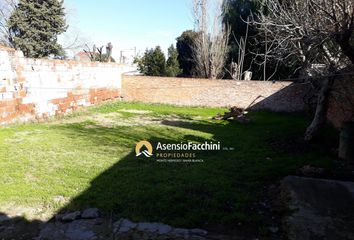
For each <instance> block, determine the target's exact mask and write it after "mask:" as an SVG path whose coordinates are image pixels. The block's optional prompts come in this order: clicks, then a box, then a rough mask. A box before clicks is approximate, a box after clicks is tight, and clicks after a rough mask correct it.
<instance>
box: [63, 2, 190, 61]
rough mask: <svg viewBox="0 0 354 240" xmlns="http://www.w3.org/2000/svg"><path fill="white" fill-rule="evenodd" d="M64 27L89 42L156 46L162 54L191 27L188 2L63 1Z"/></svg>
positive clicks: (119, 46)
mask: <svg viewBox="0 0 354 240" xmlns="http://www.w3.org/2000/svg"><path fill="white" fill-rule="evenodd" d="M64 2H65V6H66V8H67V12H68V19H67V21H68V24H69V25H70V26H71V27H72V30H73V29H75V31H77V30H78V31H79V32H80V35H81V36H82V37H84V38H86V39H87V41H89V42H91V43H96V44H97V45H105V44H106V43H108V42H110V41H111V42H112V43H113V46H114V48H113V52H114V56H118V55H119V52H120V50H122V49H129V48H134V47H137V49H138V50H140V51H144V50H145V49H146V48H151V47H155V46H156V45H160V46H161V47H162V48H163V50H164V51H165V52H166V50H167V47H168V46H169V45H170V44H175V39H176V37H178V36H179V35H180V34H181V33H182V32H183V31H185V30H187V29H192V28H193V22H192V18H191V10H190V6H191V0H104V1H103V0H101V1H97V0H65V1H64Z"/></svg>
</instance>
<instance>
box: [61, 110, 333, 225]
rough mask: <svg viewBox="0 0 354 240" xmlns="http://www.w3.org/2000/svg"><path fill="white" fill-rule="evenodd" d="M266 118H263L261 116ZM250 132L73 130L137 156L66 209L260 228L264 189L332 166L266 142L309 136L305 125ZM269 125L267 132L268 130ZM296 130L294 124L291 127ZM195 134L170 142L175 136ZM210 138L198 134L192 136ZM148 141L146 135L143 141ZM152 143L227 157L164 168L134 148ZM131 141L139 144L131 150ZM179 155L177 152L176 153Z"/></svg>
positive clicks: (281, 122)
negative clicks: (190, 145) (201, 147)
mask: <svg viewBox="0 0 354 240" xmlns="http://www.w3.org/2000/svg"><path fill="white" fill-rule="evenodd" d="M259 116H260V117H259V119H263V117H262V114H260V115H259ZM259 119H257V118H255V123H253V124H249V125H242V124H239V123H228V122H210V121H198V122H188V121H173V122H172V121H163V122H162V125H165V126H171V128H168V129H167V131H166V130H165V131H162V130H161V128H155V127H144V129H146V130H147V132H148V133H147V132H145V131H144V132H139V129H136V131H135V130H134V128H133V129H132V128H130V127H117V128H105V127H98V126H97V128H94V129H87V128H85V127H84V126H82V125H81V126H79V125H66V126H63V128H66V129H67V130H69V131H68V134H73V136H81V137H86V138H87V140H88V141H92V142H94V144H97V145H102V144H104V145H109V146H112V147H114V146H117V144H121V141H122V140H123V142H124V141H126V143H127V144H131V146H130V147H131V151H130V152H129V153H128V154H127V155H126V156H125V157H123V158H121V159H117V162H116V164H114V165H113V166H111V167H110V168H109V169H107V170H106V171H104V172H102V173H101V174H100V176H98V177H97V178H95V179H94V180H92V182H91V186H90V187H89V188H88V189H87V190H86V191H84V192H83V193H82V194H80V195H79V196H78V197H76V198H75V199H73V201H72V202H71V203H70V204H69V205H68V206H67V209H77V208H85V207H98V208H100V209H102V210H104V211H106V212H112V213H114V214H118V215H119V216H120V217H126V218H129V219H131V220H133V221H149V222H154V221H157V222H164V223H167V224H170V225H173V226H180V227H201V228H207V229H213V228H220V227H221V226H227V227H231V226H234V225H236V224H238V223H240V222H242V223H257V222H259V221H260V220H261V219H262V217H261V216H259V215H258V213H256V212H255V211H254V210H251V209H252V206H253V204H255V203H256V202H257V199H258V198H259V196H260V194H261V190H262V189H263V187H264V186H266V185H268V184H270V183H272V182H273V181H274V180H278V179H280V178H282V177H284V176H286V175H288V174H292V173H295V171H296V170H297V169H299V168H300V167H302V166H303V165H305V164H313V165H319V166H325V167H326V166H330V162H331V160H330V158H329V157H328V155H327V153H324V152H323V151H322V152H321V151H318V150H316V148H314V149H311V150H309V151H308V152H304V153H301V154H297V155H293V154H292V153H291V154H289V153H281V152H279V153H278V152H275V151H274V149H272V148H271V147H270V146H268V145H267V143H266V140H267V139H268V138H269V137H271V136H276V135H277V134H279V132H280V133H281V135H283V136H284V135H285V136H286V137H292V136H297V137H299V136H300V134H301V135H302V131H303V129H302V128H301V127H302V126H305V125H306V121H305V122H304V121H303V119H301V118H298V119H296V118H295V120H291V121H290V118H289V117H284V116H280V117H279V116H276V117H274V118H273V119H270V120H268V122H266V124H265V123H264V122H263V123H260V122H257V121H258V120H259ZM267 123H268V125H267ZM289 125H293V127H292V128H289ZM175 128H178V129H185V130H188V131H187V132H184V133H183V135H182V136H180V137H177V138H173V137H171V136H172V135H173V134H174V133H175V131H176V129H175ZM191 130H192V131H198V132H202V133H204V134H210V135H211V136H212V137H211V138H206V137H205V136H204V135H194V134H193V132H190V131H191ZM140 134H142V135H140ZM140 140H147V141H149V142H151V143H152V144H153V146H156V145H157V143H158V142H161V143H179V142H187V141H197V142H205V141H211V140H212V141H214V142H217V141H220V142H221V145H222V146H223V147H227V148H228V150H221V151H209V152H197V153H196V155H197V157H196V158H197V159H203V160H204V162H202V163H159V162H157V161H156V157H152V158H149V159H146V158H141V157H140V158H138V157H136V156H135V152H134V148H135V143H136V142H138V141H140ZM132 142H133V143H134V144H132ZM172 152H173V151H172Z"/></svg>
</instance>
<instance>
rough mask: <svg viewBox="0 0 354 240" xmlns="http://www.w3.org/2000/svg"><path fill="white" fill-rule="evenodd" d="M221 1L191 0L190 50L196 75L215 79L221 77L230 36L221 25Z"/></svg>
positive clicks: (227, 28)
mask: <svg viewBox="0 0 354 240" xmlns="http://www.w3.org/2000/svg"><path fill="white" fill-rule="evenodd" d="M222 3H223V1H222V0H214V1H212V4H210V1H208V0H193V17H194V24H195V31H196V32H198V35H197V37H196V38H195V39H194V46H193V49H192V52H193V60H194V61H195V64H196V67H195V71H196V74H197V75H198V76H200V77H205V78H210V79H216V78H218V77H221V76H222V73H223V69H224V65H225V58H226V55H227V50H228V41H229V35H230V29H229V27H227V26H225V25H224V24H223V23H222Z"/></svg>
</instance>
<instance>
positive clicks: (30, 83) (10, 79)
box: [0, 47, 129, 123]
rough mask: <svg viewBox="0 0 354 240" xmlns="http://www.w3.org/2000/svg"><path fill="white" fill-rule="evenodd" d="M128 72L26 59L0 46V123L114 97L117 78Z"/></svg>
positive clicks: (118, 88) (106, 66)
mask: <svg viewBox="0 0 354 240" xmlns="http://www.w3.org/2000/svg"><path fill="white" fill-rule="evenodd" d="M128 70H129V69H128V67H126V66H124V65H119V64H115V63H97V62H95V63H81V62H75V61H61V60H48V59H30V58H25V57H24V56H23V54H22V53H21V52H20V51H15V50H14V49H11V48H4V47H0V123H9V122H16V121H20V122H22V121H30V120H36V119H41V118H47V117H50V116H55V115H60V114H65V113H68V112H71V111H73V110H76V109H77V108H79V107H81V106H88V105H93V104H97V103H100V102H103V101H106V100H109V99H115V98H118V97H120V92H121V75H122V73H123V72H125V71H128Z"/></svg>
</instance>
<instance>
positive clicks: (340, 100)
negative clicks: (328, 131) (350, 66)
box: [122, 75, 354, 127]
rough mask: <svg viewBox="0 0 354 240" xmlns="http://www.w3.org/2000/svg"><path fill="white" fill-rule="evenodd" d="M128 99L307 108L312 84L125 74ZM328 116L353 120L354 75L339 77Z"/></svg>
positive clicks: (336, 121)
mask: <svg viewBox="0 0 354 240" xmlns="http://www.w3.org/2000/svg"><path fill="white" fill-rule="evenodd" d="M122 89H123V92H122V94H123V96H124V99H125V100H127V101H141V102H147V103H169V104H177V105H187V106H210V107H230V106H237V107H240V108H246V107H249V106H250V105H251V104H252V108H251V109H254V110H261V109H264V110H269V111H274V112H301V111H308V110H309V106H308V105H307V104H306V103H305V101H304V99H306V98H307V97H308V96H306V95H308V94H309V93H310V92H311V88H310V84H303V83H293V82H288V81H287V82H279V81H277V82H274V83H273V82H270V81H233V80H209V79H195V78H192V79H189V78H165V77H146V76H126V75H125V76H123V78H122ZM328 119H329V120H330V121H331V122H332V123H333V124H334V125H335V126H336V127H340V126H341V125H342V123H343V122H346V121H354V79H353V77H352V76H349V77H344V78H340V79H339V78H338V80H337V81H336V82H335V84H334V89H333V92H332V95H331V98H330V103H329V110H328Z"/></svg>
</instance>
